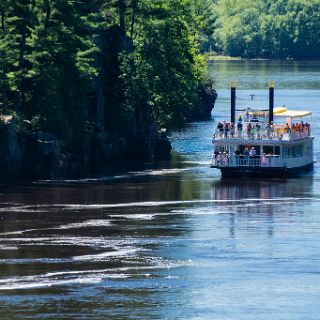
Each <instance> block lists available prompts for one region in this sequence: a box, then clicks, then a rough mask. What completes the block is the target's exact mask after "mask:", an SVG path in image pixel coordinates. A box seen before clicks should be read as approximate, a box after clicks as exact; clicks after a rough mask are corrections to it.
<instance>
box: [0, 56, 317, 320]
mask: <svg viewBox="0 0 320 320" xmlns="http://www.w3.org/2000/svg"><path fill="white" fill-rule="evenodd" d="M214 74H215V77H216V86H217V88H218V93H219V99H218V101H217V104H216V108H215V110H214V112H213V115H214V119H213V120H212V121H207V122H198V123H193V124H191V125H190V126H189V127H188V129H187V130H185V131H183V132H181V133H176V134H174V135H173V136H172V143H173V147H174V150H175V154H174V158H173V161H172V163H171V164H170V165H169V166H167V167H161V166H157V168H151V167H150V166H149V167H148V168H149V169H144V170H137V171H131V172H129V173H123V172H121V173H119V174H116V175H113V176H107V177H99V178H98V179H88V180H81V181H62V182H38V183H33V184H28V185H25V186H20V187H16V188H12V187H11V188H2V189H1V191H0V221H1V222H0V226H1V229H0V300H1V303H0V319H54V318H55V319H232V320H233V319H234V320H235V319H245V320H248V319H290V320H291V319H299V320H300V319H319V314H320V305H319V298H320V210H319V207H320V192H319V191H320V173H319V164H318V163H317V164H316V166H315V171H314V172H313V173H312V174H308V175H306V176H303V177H301V178H299V179H289V180H277V179H273V180H263V181H262V180H221V179H220V173H219V171H218V170H215V169H210V168H209V162H210V154H211V152H212V150H211V149H212V146H211V135H212V133H213V129H214V127H215V125H216V122H217V121H218V120H223V119H228V118H229V90H228V89H227V88H228V86H229V81H230V79H237V80H238V88H239V90H238V94H237V96H238V101H237V103H238V106H239V108H240V107H242V106H246V105H248V104H252V105H261V106H262V107H266V106H267V104H268V102H267V99H268V97H267V94H268V92H267V82H268V80H276V81H277V89H276V105H282V104H285V105H287V106H292V107H299V108H304V109H306V110H312V111H313V133H314V135H315V136H316V142H315V157H316V158H317V159H319V155H320V154H319V150H320V146H319V140H320V139H319V138H318V137H319V136H320V132H319V126H318V123H319V121H320V113H319V111H318V110H319V106H320V64H318V63H314V62H313V63H300V64H297V63H293V62H286V63H271V62H251V63H245V62H228V63H225V62H219V63H216V64H215V65H214ZM250 94H254V95H255V98H254V101H253V102H251V101H250V99H249V95H250Z"/></svg>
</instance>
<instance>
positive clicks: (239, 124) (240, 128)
mask: <svg viewBox="0 0 320 320" xmlns="http://www.w3.org/2000/svg"><path fill="white" fill-rule="evenodd" d="M240 117H241V116H240ZM237 131H238V138H241V137H242V122H241V121H239V122H238V124H237Z"/></svg>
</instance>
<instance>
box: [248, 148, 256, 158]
mask: <svg viewBox="0 0 320 320" xmlns="http://www.w3.org/2000/svg"><path fill="white" fill-rule="evenodd" d="M256 155H257V151H256V149H255V148H254V147H252V148H251V149H250V151H249V156H250V157H252V158H254V157H255V156H256Z"/></svg>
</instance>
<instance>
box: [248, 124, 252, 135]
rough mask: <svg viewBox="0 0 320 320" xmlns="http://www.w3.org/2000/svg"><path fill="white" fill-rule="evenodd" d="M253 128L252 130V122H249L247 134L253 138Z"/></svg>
mask: <svg viewBox="0 0 320 320" xmlns="http://www.w3.org/2000/svg"><path fill="white" fill-rule="evenodd" d="M251 130H252V124H251V122H249V123H248V125H247V135H248V138H252V136H251Z"/></svg>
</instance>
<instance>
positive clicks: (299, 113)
mask: <svg viewBox="0 0 320 320" xmlns="http://www.w3.org/2000/svg"><path fill="white" fill-rule="evenodd" d="M274 114H275V113H274ZM275 115H276V116H278V117H288V118H302V117H306V116H310V115H311V111H304V110H286V111H284V112H281V113H277V114H275Z"/></svg>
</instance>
